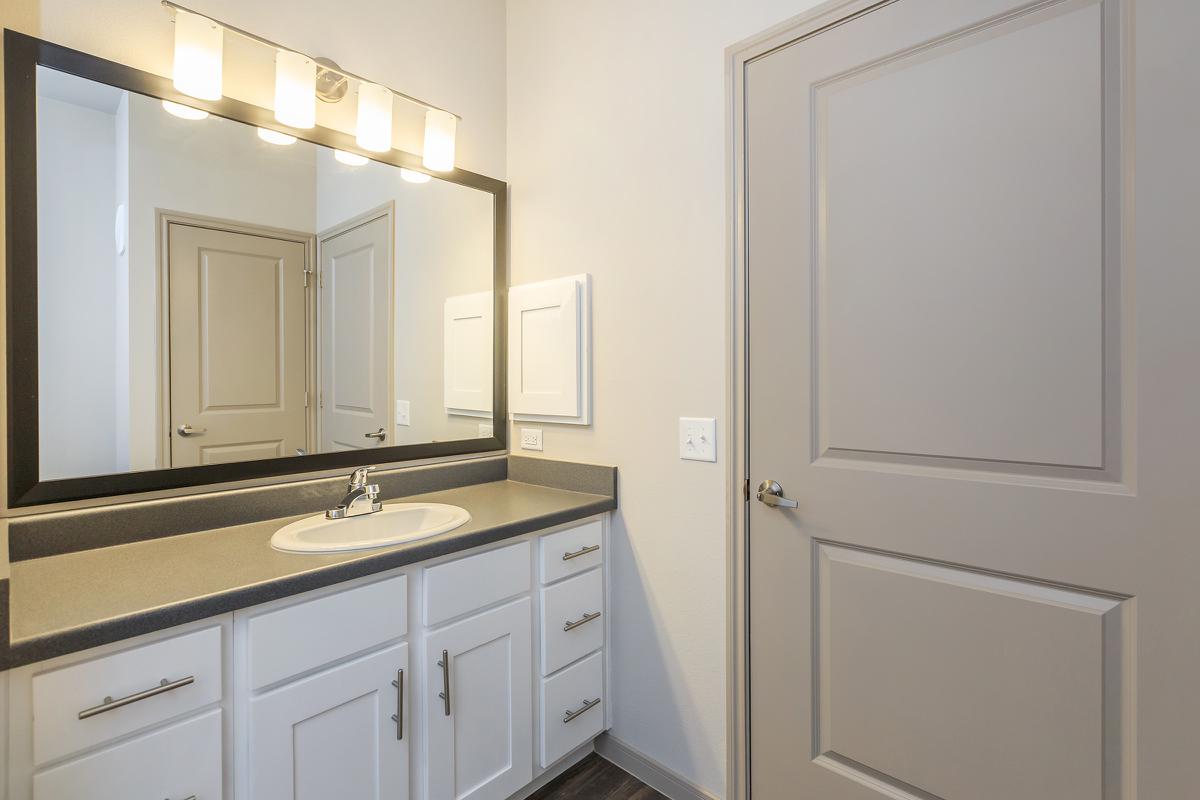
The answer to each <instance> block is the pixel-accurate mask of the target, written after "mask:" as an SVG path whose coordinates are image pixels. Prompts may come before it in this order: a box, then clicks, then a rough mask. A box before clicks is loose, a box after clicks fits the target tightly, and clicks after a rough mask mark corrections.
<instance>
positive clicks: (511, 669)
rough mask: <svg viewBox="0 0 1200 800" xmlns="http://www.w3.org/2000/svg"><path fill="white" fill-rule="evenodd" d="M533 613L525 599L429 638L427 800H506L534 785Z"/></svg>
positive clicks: (427, 641) (527, 599)
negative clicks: (444, 661) (446, 696)
mask: <svg viewBox="0 0 1200 800" xmlns="http://www.w3.org/2000/svg"><path fill="white" fill-rule="evenodd" d="M531 613H532V608H531V603H530V600H529V598H527V597H526V598H522V599H521V600H518V601H516V602H513V603H510V604H508V605H506V606H501V607H500V608H497V609H494V610H492V611H488V612H485V613H483V614H479V615H477V616H474V617H469V618H467V619H465V620H463V621H461V622H457V623H455V624H453V625H450V626H448V627H446V628H443V629H441V630H439V631H435V632H433V633H431V634H429V635H428V638H427V639H426V647H425V653H426V658H427V660H428V661H429V664H428V665H427V668H428V673H427V674H428V680H427V681H426V683H425V686H426V691H427V692H428V697H427V698H426V701H427V705H426V707H427V708H428V716H429V747H428V751H427V758H428V760H429V761H428V770H427V774H428V776H429V800H503V799H504V798H506V797H508V796H509V795H511V794H512V793H513V792H515V791H516V790H518V789H520V788H521V787H523V786H525V785H526V784H527V783H529V781H531V780H532V779H533V705H532V691H531V684H532V679H533V675H532V672H533V656H532V650H531V642H530V638H531V637H530V632H531V628H532V622H531V619H530V616H531ZM443 650H445V651H446V653H447V655H448V657H449V658H448V661H449V663H448V665H447V667H446V668H447V669H449V672H450V675H449V677H450V704H449V708H450V713H449V715H447V714H446V706H445V704H444V702H443V700H442V698H441V697H439V696H438V695H439V693H441V692H442V691H443V682H442V677H443V668H442V667H439V666H438V665H437V663H436V662H437V661H438V660H440V659H441V657H442V651H443Z"/></svg>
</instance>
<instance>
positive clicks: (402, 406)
mask: <svg viewBox="0 0 1200 800" xmlns="http://www.w3.org/2000/svg"><path fill="white" fill-rule="evenodd" d="M408 411H409V408H408V401H407V400H397V401H396V424H397V425H408V424H409V415H408Z"/></svg>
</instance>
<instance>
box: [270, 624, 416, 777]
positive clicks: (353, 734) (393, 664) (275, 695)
mask: <svg viewBox="0 0 1200 800" xmlns="http://www.w3.org/2000/svg"><path fill="white" fill-rule="evenodd" d="M399 670H404V671H405V672H406V673H407V672H408V645H407V644H400V645H396V646H394V647H390V648H388V649H386V650H382V651H380V652H378V653H375V654H374V655H370V656H366V657H364V658H360V659H357V660H354V661H351V662H349V663H347V664H343V665H341V666H337V667H333V668H331V669H329V670H326V671H325V672H321V673H318V674H316V675H313V676H311V677H308V678H303V679H301V680H299V681H296V682H295V683H291V684H288V685H286V686H283V687H281V688H279V689H275V690H272V691H270V692H267V693H266V694H264V695H261V696H259V697H255V698H253V699H252V700H251V701H250V712H249V713H250V745H249V747H250V757H249V759H248V760H247V763H248V764H249V765H250V786H251V796H253V797H255V798H257V800H324V798H330V797H337V798H340V799H341V800H404V798H407V797H408V757H409V756H408V736H407V735H406V736H405V738H403V739H400V738H398V737H397V731H396V725H397V723H396V722H395V721H394V720H393V718H392V717H393V715H395V714H396V713H397V707H398V702H397V697H396V692H397V691H402V690H403V687H400V688H397V686H396V685H395V684H394V683H393V681H397V671H399ZM404 706H405V707H409V704H408V703H407V702H406V703H404ZM405 730H406V731H407V726H406V728H405Z"/></svg>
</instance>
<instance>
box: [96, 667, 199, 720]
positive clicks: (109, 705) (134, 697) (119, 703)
mask: <svg viewBox="0 0 1200 800" xmlns="http://www.w3.org/2000/svg"><path fill="white" fill-rule="evenodd" d="M195 682H196V676H195V675H188V676H187V677H186V678H180V679H179V680H177V681H168V680H167V679H166V678H163V679H162V683H160V684H159V685H158V686H155V687H154V688H153V689H146V690H145V691H142V692H138V693H136V694H131V695H129V696H127V697H122V698H120V699H119V700H113V699H112V698H111V697H106V698H104V702H103V703H101V704H100V705H98V706H92V707H91V708H85V709H84V710H83V711H80V712H79V718H80V719H88V718H89V717H94V716H96V715H97V714H103V713H104V712H106V711H112V710H114V709H117V708H123V707H124V706H127V705H130V704H131V703H136V702H138V701H139V700H147V699H149V698H151V697H156V696H158V695H160V694H166V693H167V692H173V691H175V690H176V689H182V688H183V687H184V686H190V685H192V684H193V683H195Z"/></svg>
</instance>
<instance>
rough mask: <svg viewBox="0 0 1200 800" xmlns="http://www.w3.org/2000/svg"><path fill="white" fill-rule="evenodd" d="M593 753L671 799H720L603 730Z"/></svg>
mask: <svg viewBox="0 0 1200 800" xmlns="http://www.w3.org/2000/svg"><path fill="white" fill-rule="evenodd" d="M596 752H597V753H599V754H600V755H601V756H603V757H604V758H606V759H608V760H609V761H611V762H612V763H614V764H616V765H617V766H618V767H620V768H621V769H623V770H625V771H626V772H628V773H629V774H630V775H632V776H633V777H635V778H637V779H638V780H639V781H641V782H642V783H644V784H646V785H647V786H649V787H650V788H651V789H654V790H655V791H658V792H661V793H662V794H665V795H666V796H667V797H669V798H671V800H720V798H718V797H717V796H716V795H715V794H711V793H709V792H708V791H706V790H704V789H701V788H700V787H699V786H697V785H696V784H694V783H692V782H691V781H689V780H688V779H687V778H685V777H683V776H682V775H680V774H679V773H678V772H675V771H674V770H672V769H668V768H667V767H664V766H663V765H662V764H660V763H658V762H657V761H655V760H654V759H652V758H650V757H649V756H646V755H643V754H642V753H640V752H638V751H637V750H635V749H634V748H632V747H630V746H629V745H628V744H626V743H625V742H622V741H621V740H620V739H617V738H616V737H614V736H612V735H611V734H608V733H604V734H601V735H600V737H599V738H597V739H596Z"/></svg>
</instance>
